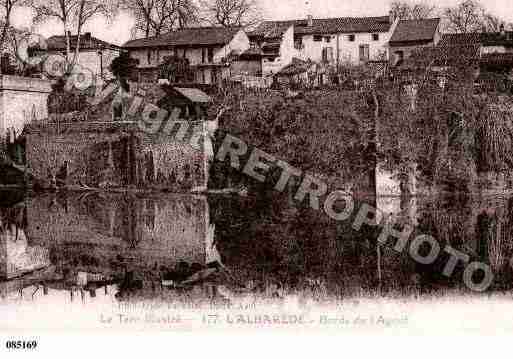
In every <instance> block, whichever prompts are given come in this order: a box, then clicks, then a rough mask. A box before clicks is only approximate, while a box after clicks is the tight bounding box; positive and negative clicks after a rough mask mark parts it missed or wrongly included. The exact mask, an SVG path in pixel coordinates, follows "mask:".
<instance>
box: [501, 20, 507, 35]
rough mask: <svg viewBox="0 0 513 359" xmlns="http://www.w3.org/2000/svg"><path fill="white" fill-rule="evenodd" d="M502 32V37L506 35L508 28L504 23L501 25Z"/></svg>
mask: <svg viewBox="0 0 513 359" xmlns="http://www.w3.org/2000/svg"><path fill="white" fill-rule="evenodd" d="M500 31H501V35H502V36H504V35H506V27H505V26H504V23H502V24H501V27H500Z"/></svg>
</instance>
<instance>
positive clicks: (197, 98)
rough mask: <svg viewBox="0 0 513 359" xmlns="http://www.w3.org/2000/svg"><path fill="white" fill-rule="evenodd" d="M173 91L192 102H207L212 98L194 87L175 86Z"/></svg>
mask: <svg viewBox="0 0 513 359" xmlns="http://www.w3.org/2000/svg"><path fill="white" fill-rule="evenodd" d="M174 89H175V91H177V92H178V93H180V94H181V95H182V96H184V97H186V98H187V99H188V100H189V101H191V102H194V103H209V102H211V101H212V98H211V97H210V96H208V95H207V94H206V93H204V92H203V91H201V90H199V89H196V88H184V87H175V88H174Z"/></svg>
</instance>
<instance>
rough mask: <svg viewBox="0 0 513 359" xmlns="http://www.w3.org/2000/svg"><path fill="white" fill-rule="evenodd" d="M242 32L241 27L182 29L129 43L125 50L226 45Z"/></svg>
mask: <svg viewBox="0 0 513 359" xmlns="http://www.w3.org/2000/svg"><path fill="white" fill-rule="evenodd" d="M240 30H241V28H240V27H228V28H227V27H198V28H190V29H182V30H176V31H172V32H169V33H166V34H163V35H161V36H158V37H150V38H147V39H137V40H131V41H128V42H127V43H125V44H124V45H123V47H124V48H132V49H133V48H143V47H167V46H170V47H174V46H177V47H184V46H187V47H189V46H208V45H210V46H212V45H226V44H228V43H229V42H230V41H231V40H232V39H233V37H234V36H235V35H236V34H237V33H238V32H239V31H240Z"/></svg>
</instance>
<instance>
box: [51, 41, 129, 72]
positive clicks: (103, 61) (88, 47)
mask: <svg viewBox="0 0 513 359" xmlns="http://www.w3.org/2000/svg"><path fill="white" fill-rule="evenodd" d="M69 39H70V48H71V51H73V53H74V52H75V49H76V46H77V36H76V35H71V34H70V35H69ZM47 44H48V48H47V50H46V52H47V53H48V54H54V55H62V56H64V57H65V56H66V36H52V37H50V38H49V39H48V40H47ZM121 51H122V49H121V47H119V46H117V45H114V44H111V43H108V42H106V41H103V40H100V39H98V38H96V37H94V36H92V35H91V33H90V32H87V33H85V34H83V35H82V36H80V43H79V54H78V59H77V64H79V65H80V66H82V67H84V68H86V69H89V70H90V71H91V72H92V73H93V74H94V75H95V76H98V77H100V76H109V66H110V64H111V63H112V60H114V59H115V58H116V57H118V56H119V54H120V53H121Z"/></svg>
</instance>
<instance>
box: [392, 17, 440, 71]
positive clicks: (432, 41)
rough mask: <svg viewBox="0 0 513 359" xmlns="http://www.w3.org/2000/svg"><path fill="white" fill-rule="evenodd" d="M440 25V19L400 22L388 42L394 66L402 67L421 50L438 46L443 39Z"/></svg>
mask: <svg viewBox="0 0 513 359" xmlns="http://www.w3.org/2000/svg"><path fill="white" fill-rule="evenodd" d="M440 24H441V21H440V19H439V18H435V19H418V20H398V22H397V24H396V25H395V26H394V29H393V33H392V36H391V38H390V41H389V42H388V53H389V60H390V62H391V63H392V65H400V64H401V63H402V62H403V61H404V60H405V59H407V58H408V57H410V56H411V54H412V53H413V52H415V51H416V50H418V49H420V48H423V47H433V46H436V45H438V43H439V42H440V39H441V37H442V34H441V32H440V31H441V28H440Z"/></svg>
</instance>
